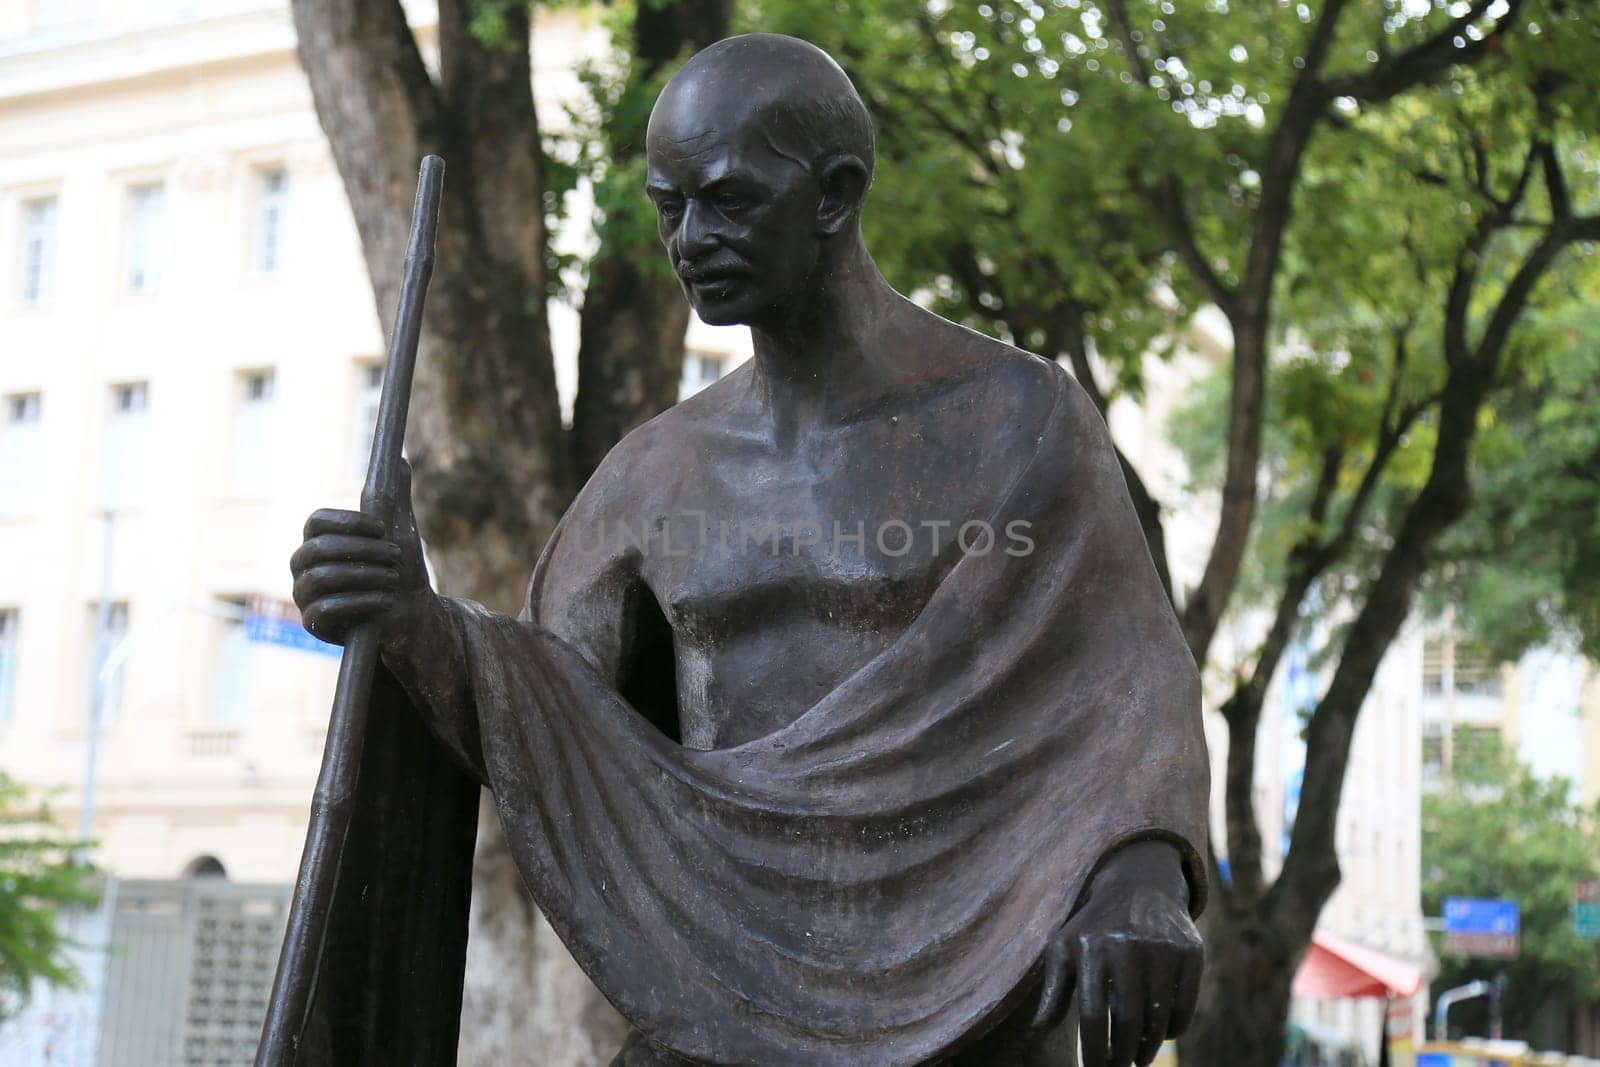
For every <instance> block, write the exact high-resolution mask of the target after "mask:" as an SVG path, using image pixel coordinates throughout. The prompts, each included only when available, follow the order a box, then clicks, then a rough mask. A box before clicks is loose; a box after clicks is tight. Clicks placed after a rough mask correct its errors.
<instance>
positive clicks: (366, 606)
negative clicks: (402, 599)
mask: <svg viewBox="0 0 1600 1067" xmlns="http://www.w3.org/2000/svg"><path fill="white" fill-rule="evenodd" d="M394 604H395V598H394V595H393V594H392V593H381V592H364V593H336V594H334V595H333V596H326V597H323V598H322V599H321V600H318V601H317V602H316V603H314V604H312V605H311V606H310V607H308V608H307V609H306V611H305V614H304V617H303V621H304V623H305V627H306V629H307V630H309V631H311V633H312V634H313V635H314V636H316V637H318V638H321V639H322V640H324V641H330V642H332V643H334V644H342V643H343V641H344V637H345V635H346V634H348V633H349V632H350V629H351V628H352V627H354V626H357V625H359V624H360V623H363V622H366V621H367V620H368V619H370V618H372V617H373V616H375V615H381V614H382V613H383V612H385V611H388V610H389V609H390V608H392V607H394Z"/></svg>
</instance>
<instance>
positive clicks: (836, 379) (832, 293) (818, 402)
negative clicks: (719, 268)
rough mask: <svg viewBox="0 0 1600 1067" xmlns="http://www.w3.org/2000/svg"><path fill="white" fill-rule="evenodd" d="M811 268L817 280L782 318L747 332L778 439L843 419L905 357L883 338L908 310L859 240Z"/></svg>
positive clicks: (893, 330) (865, 400) (868, 397)
mask: <svg viewBox="0 0 1600 1067" xmlns="http://www.w3.org/2000/svg"><path fill="white" fill-rule="evenodd" d="M817 273H818V277H819V283H818V285H817V286H816V288H815V289H814V290H813V291H812V293H811V294H809V295H808V297H807V299H806V301H805V303H804V306H801V307H797V308H795V309H794V311H793V313H792V314H791V315H790V316H789V321H787V322H785V323H783V324H782V325H781V326H777V327H767V326H752V327H751V330H750V332H751V337H752V339H753V340H754V342H755V369H756V378H755V382H756V386H757V388H758V389H760V390H761V391H762V393H763V395H764V399H765V401H766V408H767V411H768V412H769V413H770V414H771V416H772V419H773V430H774V438H775V439H776V440H777V441H779V442H780V443H782V442H784V441H786V440H793V439H794V438H795V437H796V436H799V435H802V434H804V433H807V432H809V431H810V430H812V429H815V428H817V427H819V426H824V425H828V424H833V423H838V422H840V421H843V420H845V419H847V418H849V417H850V416H851V415H852V414H854V413H855V412H856V411H858V410H860V409H861V408H862V407H864V406H866V404H867V403H869V402H870V401H871V400H872V399H874V398H875V396H876V395H877V394H878V393H879V392H880V391H881V390H882V389H883V387H884V386H885V385H886V384H887V382H888V381H889V380H890V378H891V377H892V375H891V373H890V371H891V370H892V369H893V368H894V367H895V366H896V365H897V364H898V363H899V362H900V361H901V360H902V359H903V358H904V356H905V353H903V352H901V351H899V349H900V347H901V346H898V345H895V344H893V343H889V342H888V340H887V339H888V338H889V337H892V336H893V335H894V334H896V333H901V332H903V331H901V330H899V329H897V326H898V324H899V323H901V321H902V320H903V318H904V316H905V315H906V314H907V312H909V311H914V307H913V305H912V304H911V303H910V302H909V301H907V300H906V299H905V297H903V296H901V295H900V294H899V293H897V292H895V291H894V289H893V288H892V287H891V286H890V285H889V283H888V281H887V280H886V279H885V278H884V277H883V274H882V273H881V272H880V271H879V270H878V265H877V264H876V263H874V262H873V261H872V257H871V256H870V255H869V254H868V253H867V251H866V249H865V248H864V247H862V246H861V244H860V242H859V241H856V242H854V243H853V246H852V248H851V250H850V252H849V253H848V254H846V255H843V256H840V257H838V259H837V260H835V261H834V262H831V263H828V264H825V265H824V267H823V269H821V270H819V271H818V272H817Z"/></svg>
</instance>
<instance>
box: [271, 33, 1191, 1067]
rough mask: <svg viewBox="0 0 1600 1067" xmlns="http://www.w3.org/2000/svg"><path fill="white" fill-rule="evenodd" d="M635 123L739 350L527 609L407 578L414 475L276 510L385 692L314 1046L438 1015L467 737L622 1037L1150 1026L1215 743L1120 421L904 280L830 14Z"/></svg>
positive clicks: (772, 1048)
mask: <svg viewBox="0 0 1600 1067" xmlns="http://www.w3.org/2000/svg"><path fill="white" fill-rule="evenodd" d="M648 156H649V178H648V183H647V186H646V189H645V192H646V193H647V194H648V195H649V197H650V199H651V200H652V201H653V202H654V204H655V207H656V210H657V213H658V217H659V222H660V233H661V240H662V243H663V245H665V247H666V251H667V255H668V258H669V259H670V261H671V264H672V267H673V270H675V271H676V272H677V275H678V277H679V279H680V280H681V282H682V285H683V291H684V294H685V296H686V297H687V298H688V300H689V302H690V303H691V304H692V305H693V306H694V308H695V310H696V311H697V312H699V314H700V316H701V318H703V319H705V320H706V321H707V322H711V323H719V324H730V323H744V324H747V325H748V326H749V327H750V329H751V332H752V335H753V338H754V344H755V357H754V358H753V359H752V360H750V361H749V362H748V363H747V364H745V365H744V366H742V367H741V368H739V369H738V370H736V371H735V372H733V373H732V374H730V375H728V376H727V377H726V378H724V379H723V380H721V381H719V382H717V383H716V384H714V385H712V386H711V387H710V388H708V389H706V390H704V391H703V392H701V393H699V394H698V395H696V396H694V397H692V398H691V399H689V400H686V401H684V402H683V403H681V404H679V405H677V406H676V407H674V408H672V409H671V410H669V411H667V412H665V413H664V414H662V415H661V416H659V417H658V418H656V419H654V420H653V421H651V422H649V423H647V424H646V425H644V426H642V427H640V428H639V429H637V430H635V431H634V432H632V433H631V434H629V435H628V436H627V438H626V439H625V440H623V441H622V443H621V444H619V445H618V446H617V447H616V448H615V449H614V450H613V451H612V452H611V454H610V455H609V456H608V457H607V458H606V460H605V461H604V463H603V464H602V465H601V467H600V469H599V470H598V471H597V472H596V473H595V475H594V477H593V478H592V479H591V480H590V481H589V483H588V485H586V486H585V487H584V489H583V491H582V492H581V493H580V494H579V496H578V498H577V500H576V501H575V502H574V503H573V505H572V507H571V509H570V510H569V511H568V513H567V515H566V516H565V518H564V519H563V520H562V521H561V523H560V525H559V526H558V528H557V529H556V531H555V533H554V534H553V536H552V537H551V539H550V542H549V543H548V545H547V546H545V548H544V552H543V554H542V556H541V557H540V558H539V559H538V562H537V565H536V566H535V568H534V570H533V578H532V582H531V585H530V588H529V592H528V598H527V602H526V606H525V608H524V610H523V611H522V613H521V615H520V616H519V617H518V618H515V619H513V618H509V617H506V616H501V615H497V614H494V613H492V612H489V611H487V610H485V609H484V608H482V607H481V606H479V605H477V604H474V603H471V602H467V601H461V600H454V599H450V598H446V597H440V596H438V595H436V594H435V593H434V592H433V591H432V590H431V589H430V587H429V583H428V578H427V574H426V572H425V569H424V565H423V560H422V554H421V550H420V546H419V542H418V539H417V534H416V531H415V526H414V524H413V523H412V522H411V521H410V511H409V503H406V505H405V507H404V508H403V512H404V514H403V516H402V518H401V519H400V521H398V522H397V523H396V524H395V525H394V526H393V527H392V528H385V527H384V526H383V525H382V524H380V523H378V522H377V521H376V520H374V519H370V518H368V517H366V516H364V515H362V514H361V513H359V512H349V511H318V512H317V513H315V514H314V515H312V517H311V519H310V521H309V522H308V523H307V527H306V540H305V543H304V545H303V546H302V547H301V548H300V549H299V550H298V551H297V552H296V553H295V555H294V559H293V564H292V566H293V571H294V576H295V587H294V592H295V599H296V601H297V602H298V604H299V605H300V607H301V610H302V611H303V613H304V618H305V622H306V625H307V627H308V628H309V629H310V630H311V631H312V632H313V633H315V634H316V635H318V636H320V637H322V638H324V639H327V640H331V641H340V640H341V639H342V638H343V637H344V635H346V634H347V633H349V632H350V630H351V628H352V627H353V626H355V625H356V624H358V623H362V622H367V621H373V620H377V621H378V623H379V624H380V628H381V633H382V647H383V653H382V662H383V668H384V669H383V671H382V673H381V676H380V679H379V684H378V685H377V687H376V688H375V690H374V696H373V697H372V701H373V703H374V704H379V703H381V704H384V705H385V707H383V708H376V707H375V708H374V709H373V711H372V712H371V722H372V724H373V727H374V729H381V730H386V731H388V732H389V733H388V734H386V735H384V736H383V737H380V738H378V739H377V740H370V741H369V742H368V749H369V751H368V753H367V759H368V761H369V763H371V767H369V768H366V769H363V771H362V782H361V789H362V794H363V796H362V800H361V803H362V805H363V807H362V813H363V814H362V815H361V816H360V818H359V819H358V825H357V826H355V827H353V828H352V830H351V842H352V844H351V845H350V846H349V847H348V848H347V850H346V853H345V855H344V858H343V866H342V867H341V874H340V889H339V893H340V894H341V897H340V899H339V900H337V901H336V903H335V909H334V915H333V925H332V928H331V933H330V935H329V936H330V938H331V943H330V944H329V945H328V947H327V949H326V951H325V952H324V955H323V958H322V961H321V966H320V969H319V979H318V987H317V993H316V1001H315V1004H314V1008H313V1013H312V1026H311V1029H312V1033H313V1036H312V1038H311V1039H310V1042H309V1044H308V1045H307V1046H306V1047H307V1055H308V1056H309V1060H308V1062H317V1063H338V1064H360V1063H373V1064H380V1063H381V1064H392V1063H450V1062H453V1061H454V1046H455V1040H456V1036H457V1026H458V1025H459V1013H460V995H461V994H460V979H461V967H462V965H461V959H462V954H463V952H464V945H465V916H466V910H465V909H466V899H467V893H468V890H467V884H468V871H469V869H470V856H471V848H472V832H473V831H472V827H473V825H474V813H475V798H476V796H477V793H478V785H479V784H480V783H481V784H483V785H487V786H488V787H489V788H490V789H491V790H492V791H493V795H494V800H495V804H496V807H497V809H498V812H499V815H500V819H501V822H502V825H503V826H504V829H505V836H506V841H507V843H508V845H509V848H510V849H511V851H512V853H513V855H514V856H515V858H516V861H517V864H518V866H519V868H520V870H521V872H522V875H523V878H524V880H525V882H526V884H527V887H528V889H529V891H530V892H531V893H532V896H533V898H534V899H535V901H536V902H537V903H538V905H539V907H540V908H541V909H542V910H543V911H544V913H545V914H546V915H547V916H548V918H549V920H550V922H551V924H552V925H553V926H554V928H555V930H556V931H557V932H558V933H559V934H560V935H561V937H562V939H563V940H564V941H565V942H566V944H567V946H568V947H569V948H570V949H571V951H572V953H573V955H574V957H575V958H576V959H577V961H578V962H579V964H580V965H581V966H582V967H583V968H584V970H585V971H586V972H587V973H588V975H589V976H590V977H591V978H592V979H593V980H594V982H595V983H596V984H597V985H598V986H599V988H600V989H601V991H602V992H603V993H604V994H605V995H606V997H607V998H608V999H609V1000H610V1001H611V1002H612V1003H613V1004H614V1005H615V1006H616V1007H617V1009H618V1010H619V1011H621V1013H622V1014H623V1015H624V1016H625V1017H626V1018H627V1019H628V1021H629V1022H630V1023H631V1024H632V1026H633V1028H634V1030H633V1033H632V1035H631V1036H630V1038H629V1040H628V1042H627V1044H626V1045H625V1046H624V1048H623V1049H622V1051H621V1052H620V1053H619V1054H618V1056H617V1059H616V1061H615V1062H616V1063H618V1064H645V1063H650V1064H657V1063H712V1064H753V1065H761V1067H767V1065H778V1064H851V1065H854V1064H913V1063H925V1062H959V1063H978V1064H1070V1063H1072V1062H1073V1059H1074V1055H1075V1049H1074V1045H1075V1044H1076V1042H1074V1040H1073V1037H1074V1035H1075V1033H1078V1034H1081V1048H1082V1062H1083V1064H1084V1065H1085V1067H1105V1065H1118V1067H1122V1065H1127V1064H1131V1063H1139V1064H1145V1063H1149V1062H1150V1061H1151V1060H1152V1059H1153V1058H1154V1056H1155V1054H1156V1051H1157V1048H1158V1046H1159V1045H1160V1043H1161V1041H1162V1040H1163V1039H1165V1038H1167V1037H1169V1036H1172V1035H1175V1034H1177V1033H1178V1032H1179V1031H1181V1030H1182V1029H1183V1028H1184V1026H1185V1025H1186V1024H1187V1022H1188V1020H1189V1018H1190V1015H1191V1013H1192V1012H1193V1010H1194V1005H1195V1000H1196V993H1197V988H1198V983H1199V980H1200V971H1201V961H1202V949H1201V941H1200V937H1199V935H1198V933H1197V932H1196V929H1195V926H1194V923H1193V921H1192V916H1194V915H1198V914H1199V912H1200V909H1201V907H1202V906H1203V902H1204V901H1203V898H1204V892H1205V880H1204V866H1203V864H1202V863H1201V861H1200V858H1199V857H1200V852H1199V850H1200V849H1201V848H1203V846H1204V840H1205V839H1204V835H1205V832H1206V827H1205V812H1206V806H1207V805H1206V798H1207V760H1206V755H1205V747H1204V741H1203V738H1202V734H1201V726H1200V715H1199V684H1198V676H1197V673H1196V670H1195V666H1194V663H1193V661H1192V659H1191V657H1190V655H1189V652H1188V651H1187V649H1186V647H1185V645H1184V642H1183V640H1182V638H1181V637H1180V634H1179V631H1178V627H1177V624H1176V621H1175V619H1174V617H1173V614H1172V611H1171V609H1170V607H1169V605H1168V603H1167V601H1166V598H1165V596H1164V594H1163V592H1162V590H1161V588H1160V586H1159V583H1158V581H1157V578H1156V574H1155V570H1154V567H1153V565H1152V563H1151V560H1150V556H1149V553H1148V550H1147V548H1146V546H1145V543H1144V540H1143V538H1142V536H1141V533H1140V528H1139V524H1138V522H1137V521H1136V519H1135V516H1134V514H1133V509H1132V506H1131V504H1130V503H1129V499H1128V494H1127V489H1126V486H1125V484H1124V482H1123V480H1122V477H1121V474H1120V472H1119V470H1118V467H1117V463H1116V460H1115V457H1114V454H1113V452H1112V449H1111V445H1110V442H1109V440H1108V437H1107V432H1106V428H1105V425H1104V423H1103V421H1102V420H1101V418H1100V417H1099V416H1098V414H1097V413H1096V411H1095V410H1094V408H1093V407H1092V406H1091V405H1090V404H1089V403H1088V401H1087V400H1086V398H1085V396H1084V394H1083V393H1082V392H1081V390H1080V389H1079V388H1078V386H1077V385H1076V384H1075V383H1074V382H1073V380H1072V379H1071V378H1070V377H1068V376H1067V375H1066V374H1065V373H1064V372H1063V371H1062V369H1061V368H1060V367H1059V366H1058V365H1057V364H1055V363H1053V362H1050V361H1048V360H1044V359H1040V358H1038V357H1036V356H1033V355H1030V354H1028V353H1025V352H1021V351H1019V350H1017V349H1015V348H1012V347H1009V346H1007V345H1004V344H1001V343H999V342H996V341H993V340H991V339H989V338H987V337H983V336H980V335H979V334H976V333H973V332H971V331H969V330H966V329H964V328H962V327H960V326H957V325H954V324H952V323H950V322H947V321H945V320H944V319H941V318H939V317H938V316H936V315H933V314H932V313H930V312H928V311H926V310H924V309H922V308H920V307H918V306H917V305H916V304H914V303H912V302H911V301H910V300H908V299H906V298H905V297H903V296H901V295H900V294H899V293H897V292H896V291H895V290H894V289H892V288H891V287H890V286H889V284H888V283H887V282H886V281H885V280H884V278H883V276H882V275H881V274H880V273H879V271H878V268H877V267H876V265H875V264H874V263H873V260H872V257H871V255H870V254H869V253H868V251H867V249H866V247H865V245H864V244H863V241H862V236H861V229H860V216H861V212H862V209H863V204H864V202H865V200H866V196H867V190H868V187H869V186H870V184H871V180H872V168H873V137H872V128H871V125H870V122H869V119H868V117H867V112H866V109H865V108H864V106H863V104H862V102H861V99H860V97H859V96H858V95H857V93H856V92H855V90H854V89H853V88H852V86H851V84H850V82H849V80H848V79H847V77H846V76H845V74H844V73H843V71H841V70H840V69H839V67H838V66H837V65H836V64H835V63H834V62H833V61H832V60H831V59H830V58H829V57H828V56H827V55H826V54H824V53H823V52H822V51H820V50H818V49H817V48H815V47H813V46H812V45H810V44H807V43H805V42H802V41H799V40H795V39H793V38H789V37H781V36H775V35H767V34H754V35H750V36H743V37H735V38H732V39H729V40H725V41H722V42H720V43H718V44H716V45H713V46H712V47H710V48H707V49H706V50H705V51H703V52H701V53H699V54H698V55H696V56H695V57H694V58H693V59H691V60H690V61H689V62H688V64H687V65H686V66H685V67H684V68H683V69H682V70H681V71H680V72H679V73H678V75H677V76H676V77H675V78H673V79H672V81H671V83H670V84H668V86H667V87H666V89H665V90H664V91H663V92H662V94H661V98H660V99H659V100H658V101H657V103H656V106H655V110H654V112H653V113H652V115H651V118H650V126H649V134H648ZM929 208H930V210H937V205H935V204H930V205H929ZM507 447H516V444H515V442H507ZM534 547H535V546H529V549H530V552H532V550H533V548H534ZM407 708H409V709H411V710H410V711H407V710H406V709H407ZM385 746H387V747H385ZM375 753H376V754H375ZM380 756H382V757H383V759H385V760H387V762H381V761H380ZM358 842H359V844H358ZM1073 1007H1075V1008H1076V1010H1077V1015H1078V1019H1079V1025H1078V1026H1077V1027H1076V1028H1074V1027H1073V1026H1072V1024H1071V1020H1070V1018H1069V1009H1071V1008H1073ZM538 1060H539V1053H538V1050H534V1049H531V1050H529V1059H528V1062H530V1063H536V1062H538Z"/></svg>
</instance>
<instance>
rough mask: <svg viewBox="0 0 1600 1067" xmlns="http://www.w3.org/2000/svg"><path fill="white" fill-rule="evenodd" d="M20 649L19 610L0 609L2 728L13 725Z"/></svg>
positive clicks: (0, 726) (0, 702) (0, 719)
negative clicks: (12, 714)
mask: <svg viewBox="0 0 1600 1067" xmlns="http://www.w3.org/2000/svg"><path fill="white" fill-rule="evenodd" d="M20 649H21V640H20V634H19V633H18V621H17V609H16V608H0V728H4V727H7V726H10V725H11V712H12V710H13V708H14V707H15V705H16V700H17V664H18V663H19V662H20V661H21V652H20Z"/></svg>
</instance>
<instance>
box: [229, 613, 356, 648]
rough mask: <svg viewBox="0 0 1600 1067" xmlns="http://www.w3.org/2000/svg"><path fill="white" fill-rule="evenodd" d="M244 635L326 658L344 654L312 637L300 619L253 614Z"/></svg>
mask: <svg viewBox="0 0 1600 1067" xmlns="http://www.w3.org/2000/svg"><path fill="white" fill-rule="evenodd" d="M244 635H245V636H246V637H248V638H249V639H250V640H252V641H260V642H262V643H263V644H269V645H281V646H283V647H284V648H293V649H298V650H299V651H301V652H317V653H320V654H322V655H324V656H334V657H338V656H339V655H341V654H342V653H343V652H344V649H342V648H340V647H339V646H338V645H330V644H328V643H327V642H326V641H319V640H317V639H316V638H315V637H312V636H311V634H309V633H307V632H306V628H305V627H304V626H301V625H300V622H299V620H298V619H286V618H281V617H275V616H271V615H258V614H256V613H254V612H252V613H251V614H249V615H247V616H245V620H244Z"/></svg>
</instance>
